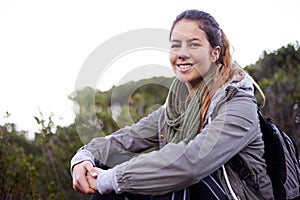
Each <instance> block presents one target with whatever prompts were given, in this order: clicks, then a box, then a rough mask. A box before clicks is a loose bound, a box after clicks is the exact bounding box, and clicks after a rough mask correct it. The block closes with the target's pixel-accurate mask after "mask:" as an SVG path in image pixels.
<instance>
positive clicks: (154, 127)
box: [71, 107, 164, 169]
mask: <svg viewBox="0 0 300 200" xmlns="http://www.w3.org/2000/svg"><path fill="white" fill-rule="evenodd" d="M163 112H164V107H161V108H159V109H158V110H156V111H154V112H153V113H152V114H150V115H148V116H147V117H144V118H142V119H141V120H140V121H139V122H138V123H136V124H133V125H132V126H127V127H125V128H122V129H120V130H118V131H116V132H114V133H113V134H111V135H109V136H106V137H98V138H94V139H93V140H92V141H91V142H89V143H88V144H86V145H84V146H83V147H81V148H80V149H79V150H78V151H77V153H76V154H75V156H74V157H73V158H72V160H71V169H72V168H73V166H74V165H76V164H77V163H80V162H82V161H84V160H88V161H90V162H91V163H92V164H93V165H94V166H95V165H97V166H99V167H103V166H108V167H113V166H114V165H116V164H119V163H121V162H124V161H126V160H128V159H130V158H131V157H130V153H137V152H141V151H143V150H145V149H149V148H151V147H153V146H156V145H158V136H157V134H158V129H159V126H158V121H159V120H160V118H161V117H162V115H163Z"/></svg>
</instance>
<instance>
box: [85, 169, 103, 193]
mask: <svg viewBox="0 0 300 200" xmlns="http://www.w3.org/2000/svg"><path fill="white" fill-rule="evenodd" d="M100 172H101V169H100V168H97V167H94V168H92V169H91V170H90V171H89V172H88V174H87V180H88V182H89V185H90V188H92V189H94V190H97V177H98V175H99V174H100Z"/></svg>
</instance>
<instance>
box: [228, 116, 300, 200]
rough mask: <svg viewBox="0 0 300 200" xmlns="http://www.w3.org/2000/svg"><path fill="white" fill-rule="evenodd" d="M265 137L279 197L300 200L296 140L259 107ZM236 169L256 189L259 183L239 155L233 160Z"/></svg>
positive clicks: (266, 157) (299, 173) (276, 194)
mask: <svg viewBox="0 0 300 200" xmlns="http://www.w3.org/2000/svg"><path fill="white" fill-rule="evenodd" d="M258 115H259V120H260V128H261V132H262V138H263V141H264V144H265V153H264V158H265V160H266V164H267V173H268V175H269V177H270V179H271V181H272V186H273V193H274V198H275V199H276V200H286V199H300V191H299V187H300V179H299V178H300V164H299V155H298V149H297V146H296V144H295V142H294V141H293V140H292V139H291V138H290V137H289V136H288V135H287V134H285V133H284V132H283V131H282V130H280V129H279V128H278V127H277V126H276V125H275V124H274V123H273V122H272V120H271V119H270V118H266V117H264V116H263V115H262V113H261V111H260V110H258ZM229 164H230V166H231V167H232V169H233V170H235V171H236V172H238V174H239V176H240V178H241V179H243V180H244V181H245V182H246V183H247V184H248V185H250V186H251V187H253V188H255V190H256V191H257V192H258V193H259V190H258V185H257V184H255V183H254V181H253V180H252V179H251V175H250V170H249V169H248V168H247V167H246V166H245V165H244V164H243V162H242V161H241V159H239V157H238V155H236V156H234V157H233V158H232V159H231V160H230V161H229Z"/></svg>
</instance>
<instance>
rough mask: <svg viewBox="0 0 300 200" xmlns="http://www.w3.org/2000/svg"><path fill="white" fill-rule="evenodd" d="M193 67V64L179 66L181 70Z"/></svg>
mask: <svg viewBox="0 0 300 200" xmlns="http://www.w3.org/2000/svg"><path fill="white" fill-rule="evenodd" d="M192 66H193V65H191V64H188V65H178V67H179V68H181V69H187V68H190V67H192Z"/></svg>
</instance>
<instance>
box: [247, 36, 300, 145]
mask: <svg viewBox="0 0 300 200" xmlns="http://www.w3.org/2000/svg"><path fill="white" fill-rule="evenodd" d="M246 70H247V71H248V72H249V73H250V74H251V75H252V76H253V77H254V79H255V80H256V81H257V82H258V84H259V85H260V86H261V88H262V89H263V91H264V93H265V96H266V105H265V107H264V108H263V112H264V114H265V115H268V116H270V117H271V118H272V119H273V120H274V122H275V123H276V124H277V125H278V126H279V127H280V128H281V129H282V130H284V131H285V132H286V133H287V134H288V135H289V136H291V137H292V138H293V140H294V141H296V143H297V146H298V149H299V148H300V137H299V135H300V76H299V71H300V48H299V43H298V42H296V43H294V44H288V45H287V46H283V47H281V48H279V49H278V50H276V51H273V52H266V51H264V52H263V56H262V57H261V58H260V59H259V60H258V61H257V62H256V63H255V64H254V65H249V66H247V67H246ZM258 99H261V98H259V97H258Z"/></svg>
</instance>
